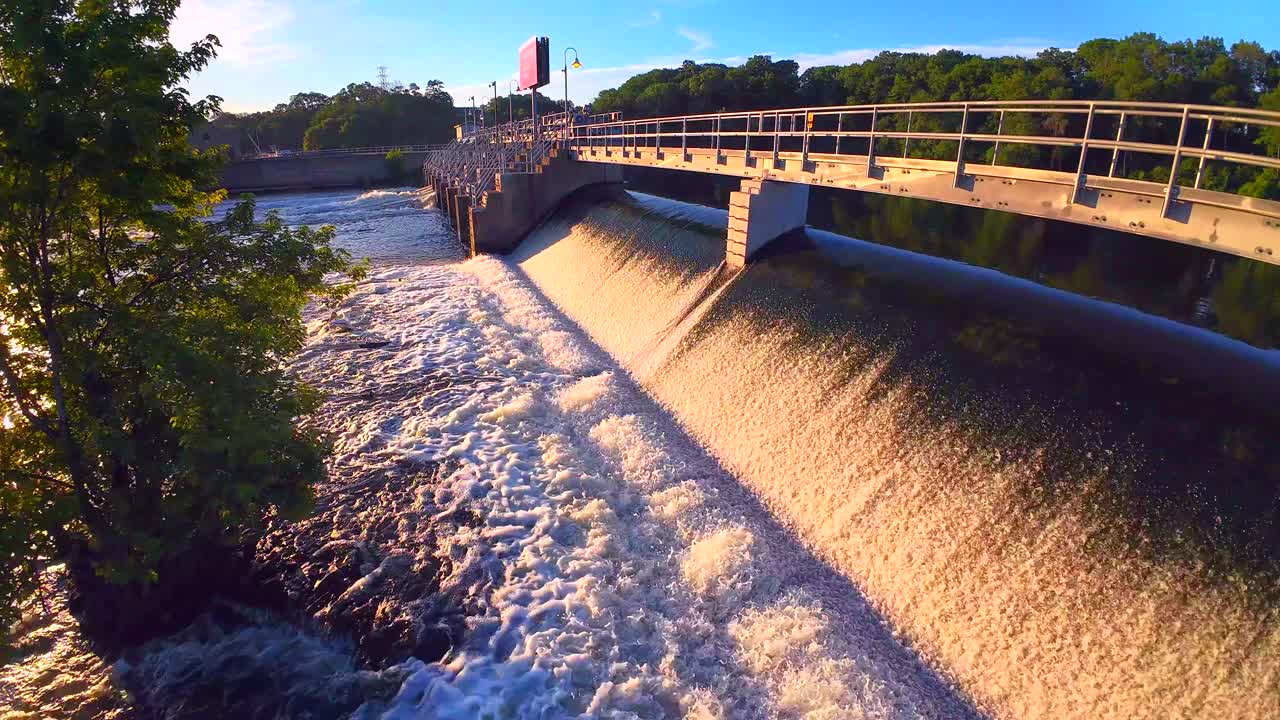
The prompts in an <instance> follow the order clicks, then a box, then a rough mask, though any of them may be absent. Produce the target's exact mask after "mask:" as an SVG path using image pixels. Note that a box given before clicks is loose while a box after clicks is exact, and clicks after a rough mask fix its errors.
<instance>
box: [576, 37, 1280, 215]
mask: <svg viewBox="0 0 1280 720" xmlns="http://www.w3.org/2000/svg"><path fill="white" fill-rule="evenodd" d="M799 69H800V68H799V65H798V64H797V63H796V62H795V61H793V60H776V61H775V60H773V59H772V58H771V57H769V56H761V55H758V56H755V57H752V58H750V59H749V60H747V61H746V62H745V63H744V64H742V65H740V66H737V67H731V66H728V65H724V64H720V63H695V62H692V61H685V62H684V64H682V65H681V66H680V67H678V68H667V69H658V70H651V71H649V72H645V73H641V74H639V75H636V76H635V77H632V78H631V79H629V80H627V81H626V82H625V83H623V84H622V85H621V86H619V87H617V88H613V89H609V90H605V91H603V92H601V93H600V95H599V97H598V98H597V99H596V101H595V102H594V103H593V106H592V110H593V111H594V112H607V111H618V112H621V113H623V115H624V116H625V117H627V118H644V117H661V116H665V115H680V114H690V113H710V112H723V111H730V112H731V111H737V110H749V109H751V110H754V109H771V108H788V107H806V106H822V105H860V104H871V103H909V102H910V103H914V102H937V101H954V100H966V101H980V100H1033V99H1046V100H1069V99H1076V100H1081V99H1090V100H1094V99H1096V100H1134V101H1161V102H1176V103H1201V104H1210V105H1228V106H1239V107H1251V108H1253V107H1262V108H1268V109H1274V110H1280V51H1275V50H1271V51H1268V50H1265V49H1264V48H1263V47H1262V46H1261V45H1259V44H1258V43H1254V42H1238V43H1235V44H1233V45H1231V46H1230V47H1228V46H1227V45H1226V44H1225V43H1224V42H1223V41H1222V40H1221V39H1219V38H1203V39H1200V40H1186V41H1179V42H1167V41H1165V40H1163V39H1161V38H1159V37H1157V36H1156V35H1153V34H1150V33H1137V34H1134V35H1130V36H1129V37H1126V38H1124V39H1122V40H1113V39H1097V40H1090V41H1088V42H1086V43H1083V44H1081V45H1080V46H1079V47H1078V48H1076V49H1075V50H1059V49H1053V48H1050V49H1048V50H1045V51H1043V52H1041V53H1039V54H1038V55H1037V56H1036V57H1034V58H1022V57H982V56H979V55H972V54H967V53H963V52H960V51H956V50H942V51H939V52H937V53H932V54H927V53H901V52H883V53H880V54H879V55H877V56H876V57H874V58H872V59H870V60H867V61H866V62H861V63H854V64H851V65H846V66H821V67H812V68H809V69H807V70H805V71H804V72H803V73H801V72H800V71H799ZM956 115H957V117H954V118H952V117H948V116H945V115H930V116H916V117H915V118H914V122H915V125H914V127H913V129H915V130H922V131H927V130H933V131H954V130H956V129H958V125H959V117H958V115H959V113H956ZM979 115H980V116H979V117H976V118H971V119H970V124H969V126H968V127H969V129H970V130H975V131H984V132H995V130H996V127H997V125H996V124H997V122H998V119H997V118H996V117H995V116H994V115H995V114H994V113H988V114H979ZM822 119H823V120H829V119H827V118H822ZM905 121H906V118H905V117H898V116H893V117H885V118H882V119H881V120H880V123H881V124H880V125H879V127H881V128H883V129H898V130H902V129H905ZM830 122H834V120H830ZM863 122H864V123H867V122H869V121H868V120H863ZM1083 122H1084V119H1083V117H1081V116H1070V115H1064V114H1061V113H1053V114H1049V113H1046V114H1042V115H1035V114H1019V115H1017V116H1009V117H1007V118H1005V122H1004V127H1003V132H1004V133H1005V134H1026V135H1053V136H1072V135H1074V136H1076V137H1079V136H1081V135H1082V134H1083ZM1111 122H1112V123H1113V126H1112V128H1104V127H1099V126H1098V125H1097V124H1095V127H1094V133H1093V134H1094V136H1096V137H1102V136H1103V134H1104V133H1105V132H1108V131H1110V132H1114V131H1115V130H1114V123H1115V122H1117V121H1116V120H1114V119H1112V120H1111ZM845 127H846V129H866V128H865V127H850V126H847V125H846V126H845ZM818 129H821V128H818ZM1177 132H1178V127H1177V123H1176V121H1175V122H1171V123H1158V122H1146V123H1131V125H1130V126H1129V127H1127V128H1126V138H1127V139H1133V138H1135V137H1136V138H1141V139H1144V140H1151V141H1162V142H1170V141H1173V140H1175V139H1176V133H1177ZM1190 132H1196V133H1203V132H1204V127H1203V124H1201V125H1200V126H1199V127H1198V128H1194V129H1189V133H1190ZM1202 136H1203V135H1201V137H1202ZM864 142H865V141H864ZM882 142H885V143H886V147H884V148H882V147H880V146H879V145H877V152H882V153H883V152H894V151H900V150H901V149H902V147H901V141H893V140H887V139H886V140H882ZM971 145H972V146H971V147H968V148H966V152H967V155H966V159H970V160H979V161H982V160H985V161H990V160H991V159H992V153H993V152H994V148H993V147H992V146H991V145H987V146H985V147H983V146H982V145H980V144H977V143H973V144H971ZM1212 146H1213V147H1215V148H1225V149H1239V148H1244V147H1246V146H1251V147H1253V148H1257V147H1261V148H1264V149H1265V151H1266V152H1267V153H1268V154H1270V155H1272V156H1280V129H1260V128H1258V127H1256V126H1252V127H1250V126H1245V125H1227V124H1225V123H1224V124H1221V125H1219V126H1218V127H1217V128H1215V137H1214V138H1213V145H1212ZM1255 151H1256V150H1255ZM910 152H911V154H912V156H913V157H933V158H939V159H942V158H954V157H955V154H956V152H957V147H956V143H955V142H946V141H933V142H927V141H922V142H919V143H917V142H915V141H913V142H912V144H911V146H910ZM969 153H971V154H972V155H973V156H972V157H969V155H968V154H969ZM1073 156H1074V158H1078V151H1076V150H1070V149H1061V148H1059V149H1047V148H1036V147H1030V146H1013V145H1010V146H1007V147H1006V146H1002V148H1001V157H1000V159H1001V161H1002V162H1007V163H1010V164H1015V165H1030V166H1042V167H1060V168H1065V167H1072V166H1071V165H1070V163H1072V162H1074V158H1073ZM1091 160H1092V158H1091ZM1195 166H1196V162H1195V161H1194V160H1189V159H1188V160H1186V161H1184V165H1183V166H1181V167H1180V168H1179V178H1180V179H1182V178H1184V177H1185V178H1188V179H1189V178H1191V177H1193V176H1194V174H1195ZM1169 172H1170V168H1169V167H1168V160H1167V159H1165V165H1163V166H1161V165H1160V163H1159V159H1158V158H1146V159H1143V158H1136V157H1135V158H1132V159H1128V158H1127V159H1126V167H1125V173H1126V175H1127V176H1128V177H1134V178H1139V179H1151V180H1158V181H1163V180H1167V179H1168V174H1169ZM1205 186H1206V187H1208V188H1211V189H1226V188H1230V189H1232V190H1236V191H1239V192H1242V193H1244V194H1248V195H1253V196H1257V197H1271V198H1280V171H1276V170H1266V171H1258V170H1254V169H1251V168H1234V167H1228V166H1225V165H1219V164H1216V163H1210V166H1209V168H1208V175H1207V177H1206V179H1205Z"/></svg>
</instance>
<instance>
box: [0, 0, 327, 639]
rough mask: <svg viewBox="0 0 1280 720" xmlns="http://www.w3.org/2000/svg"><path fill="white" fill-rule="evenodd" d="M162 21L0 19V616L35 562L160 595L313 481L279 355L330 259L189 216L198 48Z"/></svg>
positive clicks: (194, 209) (199, 182)
mask: <svg viewBox="0 0 1280 720" xmlns="http://www.w3.org/2000/svg"><path fill="white" fill-rule="evenodd" d="M177 5H178V2H177V0H114V1H110V0H48V1H46V2H41V3H5V4H3V5H0V286H2V287H4V288H5V291H4V292H3V293H0V416H2V417H3V429H0V562H3V563H4V573H3V576H2V577H0V614H3V613H5V612H8V611H10V610H11V609H12V608H13V607H15V603H14V600H15V598H16V597H17V596H18V595H19V594H20V593H23V592H25V591H27V590H29V588H30V587H31V584H32V582H33V579H34V577H35V572H36V570H37V568H38V567H39V565H40V564H41V563H42V562H45V561H54V560H64V559H65V560H68V561H69V564H70V567H71V568H72V571H73V580H75V581H76V582H77V584H78V585H81V584H82V583H90V582H92V583H98V582H101V581H102V580H103V579H105V580H108V581H110V582H114V583H118V584H130V583H133V584H145V583H149V582H155V581H164V578H163V577H157V574H156V569H157V568H158V567H159V566H160V565H161V563H162V562H164V561H166V560H172V559H173V558H175V557H179V556H181V555H182V553H183V552H184V551H185V550H186V549H187V548H189V547H191V546H193V545H194V544H197V543H202V542H209V543H215V544H216V543H224V542H226V543H234V542H236V541H237V540H239V539H240V538H241V536H242V535H243V533H245V532H246V531H248V530H250V529H251V528H252V527H253V526H254V524H255V523H256V522H257V521H258V520H259V519H260V518H261V516H262V513H263V512H264V511H266V510H267V509H269V508H275V509H277V510H278V511H281V512H291V511H296V510H299V509H301V508H303V507H305V506H306V504H307V502H308V500H309V497H310V485H311V483H312V482H313V481H314V480H316V479H317V478H320V477H321V476H322V473H323V464H322V460H323V446H322V444H321V443H320V442H319V441H318V439H317V438H316V437H315V436H314V435H313V434H311V433H310V432H307V431H304V430H302V429H300V428H299V427H298V426H297V424H296V419H297V418H298V417H300V416H302V415H305V414H306V413H307V412H309V411H310V410H311V409H312V408H313V407H314V403H315V397H314V394H313V393H311V392H310V391H308V390H307V389H306V388H305V387H303V386H302V385H300V384H298V383H297V382H296V381H295V380H293V379H291V378H290V376H289V375H288V374H287V373H286V372H285V371H284V369H283V367H282V361H283V359H284V358H286V357H288V356H289V354H290V353H292V352H294V351H296V350H297V349H298V348H299V347H300V346H301V343H302V340H303V337H304V332H303V329H302V325H301V320H300V312H301V308H302V306H303V304H304V303H305V302H306V300H307V298H308V297H309V296H311V295H313V294H316V293H322V294H323V293H336V292H340V291H341V288H340V287H330V286H327V285H326V284H325V280H324V278H325V276H326V275H328V274H329V273H332V272H335V271H341V270H343V269H345V268H347V267H348V262H347V258H346V256H345V254H344V253H342V252H340V251H337V250H334V249H332V248H330V247H329V240H330V238H331V234H332V230H319V231H312V230H309V229H306V228H300V229H297V230H291V229H289V228H288V227H286V226H285V225H284V224H283V223H282V222H281V221H280V219H279V218H278V217H275V216H268V217H267V219H266V221H265V222H262V223H258V222H255V220H254V205H253V203H252V201H251V200H249V201H246V202H243V203H241V204H240V205H239V206H238V207H237V208H236V209H235V211H234V212H232V213H230V214H229V215H228V216H227V217H226V218H225V219H223V220H221V221H219V222H207V221H206V220H205V218H204V216H206V215H207V214H208V212H209V210H210V208H211V207H212V206H213V204H214V203H216V202H218V201H219V200H221V199H222V197H223V194H222V193H221V192H220V191H219V192H209V191H206V190H204V188H209V187H213V186H214V184H215V182H216V177H217V170H218V167H219V165H220V163H221V162H222V158H221V157H220V156H219V155H218V154H217V153H215V152H206V153H203V154H197V153H196V152H195V151H193V150H192V149H191V148H190V146H189V145H188V142H187V138H188V134H189V132H190V130H191V128H192V127H193V126H195V125H196V124H198V123H200V122H202V121H203V120H204V118H205V117H207V116H208V115H209V114H210V113H212V112H214V111H216V109H217V102H218V101H217V98H208V99H205V100H200V101H195V102H193V101H191V100H189V99H188V96H187V93H186V92H185V91H184V90H183V89H182V88H181V84H182V83H183V82H184V81H185V80H186V79H187V78H188V77H189V76H190V75H191V74H192V73H193V72H196V71H198V70H199V69H201V68H202V67H204V66H205V65H206V64H207V63H208V62H209V60H210V59H211V58H212V57H213V56H214V53H215V47H216V45H217V39H216V38H214V37H212V36H210V37H207V38H205V39H203V40H201V41H199V42H197V43H195V44H194V45H193V46H192V47H191V48H190V49H188V50H178V49H175V48H174V47H173V46H172V45H171V44H170V43H169V41H168V25H169V22H170V21H171V20H172V18H173V14H174V12H175V10H176V8H177ZM77 573H80V574H79V575H77ZM85 573H88V574H87V575H86V574H85ZM140 610H141V609H140ZM0 619H2V618H0ZM127 620H128V618H121V619H120V622H122V623H123V622H126V621H127ZM143 621H144V622H145V618H143Z"/></svg>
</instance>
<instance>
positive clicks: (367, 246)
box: [214, 187, 464, 265]
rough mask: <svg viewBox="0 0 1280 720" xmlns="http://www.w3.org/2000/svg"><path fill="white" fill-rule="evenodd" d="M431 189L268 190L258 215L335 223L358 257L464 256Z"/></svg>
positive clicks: (429, 259)
mask: <svg viewBox="0 0 1280 720" xmlns="http://www.w3.org/2000/svg"><path fill="white" fill-rule="evenodd" d="M429 192H430V191H429V190H425V189H420V188H409V187H405V188H388V189H378V190H327V191H312V192H299V193H267V194H263V195H258V196H257V197H256V200H257V203H258V215H259V216H262V215H265V214H266V213H267V212H268V211H271V210H274V211H277V212H279V213H280V216H281V217H282V218H283V219H284V221H285V222H286V223H288V224H290V225H310V226H311V227H319V226H321V225H332V226H333V228H334V230H335V231H336V232H335V238H334V245H335V246H336V247H340V248H343V249H345V250H347V251H349V252H350V253H351V254H352V255H353V256H354V257H355V258H356V259H357V260H359V259H362V258H368V259H369V260H371V261H373V263H374V264H386V263H394V264H400V265H402V264H423V263H440V262H455V261H458V260H461V259H462V258H463V257H464V253H463V249H462V246H461V245H459V244H458V242H457V240H456V239H455V237H454V235H453V233H452V231H450V230H449V228H448V226H447V224H446V220H445V218H444V216H443V215H441V214H440V213H438V212H431V211H430V208H431V207H432V206H433V205H434V202H433V200H432V199H431V198H430V197H429ZM236 200H237V198H234V197H233V198H231V199H229V200H227V201H226V202H224V203H222V204H221V205H219V206H218V207H217V208H216V209H215V210H214V215H215V217H220V216H221V215H223V214H225V213H226V211H227V210H229V209H231V207H232V206H233V205H234V204H235V202H236Z"/></svg>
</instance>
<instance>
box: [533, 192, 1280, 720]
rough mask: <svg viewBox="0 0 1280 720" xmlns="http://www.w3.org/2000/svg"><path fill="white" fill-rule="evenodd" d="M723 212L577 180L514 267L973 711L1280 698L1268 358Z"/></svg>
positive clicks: (1179, 708) (1192, 710)
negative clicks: (603, 192) (734, 249)
mask: <svg viewBox="0 0 1280 720" xmlns="http://www.w3.org/2000/svg"><path fill="white" fill-rule="evenodd" d="M725 222H726V219H725V213H723V212H719V211H714V210H708V209H706V208H698V207H695V206H688V205H683V204H679V203H673V202H669V201H665V200H659V199H656V198H651V197H647V196H639V195H621V196H614V197H613V198H612V199H607V200H600V199H598V198H597V199H579V200H578V201H576V202H572V203H570V204H569V205H567V206H565V207H563V208H562V209H561V211H560V212H559V214H557V215H556V216H555V217H553V218H551V219H550V220H548V221H547V222H546V223H544V224H543V225H542V226H541V227H540V228H539V229H538V230H537V231H535V232H534V233H533V234H532V235H531V236H530V237H528V238H526V240H525V241H524V242H523V243H522V244H521V246H520V247H519V248H518V250H517V251H516V252H515V254H514V255H513V256H512V257H511V262H512V263H514V264H515V265H516V266H517V267H518V268H520V269H521V270H522V271H523V272H524V273H525V274H526V275H527V276H528V278H530V280H532V282H533V283H534V284H535V285H537V287H538V288H539V289H540V290H541V291H542V292H543V293H545V295H546V296H547V298H548V299H550V300H551V301H552V302H553V303H554V304H555V305H556V306H557V307H558V308H559V309H560V310H561V311H562V312H564V313H565V315H566V316H568V317H569V318H570V319H571V320H573V321H574V322H575V323H577V324H578V325H580V326H581V327H582V328H583V329H584V330H585V331H586V332H587V333H588V334H589V335H590V336H591V338H592V339H593V340H594V341H595V342H597V343H599V344H600V346H601V347H603V348H604V349H605V350H606V351H607V352H609V353H610V354H611V355H612V356H613V357H615V358H617V359H618V360H619V361H620V362H621V363H622V364H623V365H624V366H625V367H627V368H628V369H629V370H630V372H631V374H632V375H633V376H634V377H635V378H636V380H637V381H638V382H639V383H640V384H641V385H642V386H643V387H644V388H645V389H646V390H647V391H648V392H649V393H651V394H652V395H653V396H654V397H655V398H656V399H657V400H658V401H659V402H660V403H661V404H662V405H663V406H664V407H665V408H666V409H667V410H668V411H670V412H671V413H672V415H673V416H674V417H675V418H677V419H678V420H679V421H680V423H681V424H682V425H683V426H684V427H685V428H687V429H688V430H689V431H690V432H691V433H692V434H693V435H694V436H695V437H696V438H697V439H698V440H699V441H700V442H701V443H702V444H703V445H704V446H705V447H706V448H708V449H709V450H710V452H711V453H712V454H713V455H715V457H716V458H717V459H718V460H719V461H720V462H721V463H723V464H724V466H725V467H726V468H727V469H728V470H729V471H730V472H732V473H733V474H734V475H735V476H736V477H738V478H740V479H741V481H742V482H743V483H744V484H745V485H746V486H747V487H749V488H750V490H751V491H752V492H754V493H755V494H756V495H757V496H758V497H760V498H761V500H762V501H763V502H764V504H765V505H766V506H767V507H768V508H769V509H770V510H771V511H772V512H773V514H774V515H775V516H776V517H777V518H779V520H780V521H781V522H782V523H783V524H784V525H785V526H786V527H788V528H789V529H791V530H793V531H794V532H795V533H796V535H797V536H798V537H799V538H801V540H802V541H803V542H804V543H805V544H806V545H807V546H809V547H811V548H813V549H814V551H815V553H816V554H818V555H819V556H821V557H823V558H824V559H826V560H827V561H828V562H830V563H831V565H832V566H833V567H835V568H836V569H837V570H838V571H839V572H841V573H843V574H845V575H846V576H847V577H849V578H850V579H851V580H852V581H853V582H854V583H855V584H856V585H857V586H858V587H859V588H860V589H861V590H862V591H863V592H864V593H865V594H866V595H867V596H868V597H869V598H870V600H871V601H872V602H873V603H874V604H875V606H876V607H877V608H878V609H879V610H880V611H882V612H883V613H884V614H885V616H886V617H887V618H888V619H889V621H890V622H891V623H892V624H893V625H894V626H895V627H896V628H897V629H898V631H900V632H901V633H903V634H904V635H905V636H907V637H908V638H910V639H911V640H912V641H913V642H914V643H915V644H916V646H917V647H918V648H919V650H920V652H921V653H922V654H923V655H924V656H925V657H927V658H929V659H930V661H931V662H933V663H935V664H936V665H937V666H938V667H939V668H940V669H942V671H944V672H945V673H947V674H948V675H950V676H951V677H953V678H955V680H956V682H957V683H958V684H959V685H960V687H962V688H963V689H964V690H965V691H966V692H967V693H968V694H970V695H971V696H972V697H973V698H974V699H975V700H976V702H977V703H978V704H979V706H980V707H982V708H984V709H986V710H989V711H990V712H992V713H993V714H994V715H996V716H998V717H1018V718H1029V717H1055V718H1100V717H1126V718H1141V717H1152V718H1156V717H1159V718H1169V717H1180V718H1181V717H1187V718H1190V717H1238V718H1270V717H1275V716H1276V714H1277V713H1280V693H1277V683H1280V663H1278V662H1277V657H1280V625H1278V624H1277V617H1276V612H1275V608H1276V589H1277V585H1276V572H1275V570H1276V568H1275V564H1274V563H1275V554H1274V551H1275V549H1276V547H1277V530H1276V526H1275V524H1274V521H1275V512H1276V502H1277V498H1276V491H1275V488H1276V487H1277V483H1278V482H1280V475H1277V473H1278V472H1280V470H1278V468H1280V465H1278V464H1277V462H1278V460H1280V452H1278V451H1280V449H1278V448H1277V447H1276V446H1275V444H1274V440H1273V438H1274V435H1273V432H1274V428H1275V427H1277V425H1276V417H1275V414H1274V413H1275V410H1274V408H1275V407H1276V404H1275V401H1276V397H1275V396H1276V394H1277V388H1280V382H1277V380H1278V379H1280V363H1278V362H1277V361H1276V357H1275V353H1274V352H1272V351H1264V350H1259V349H1257V348H1252V347H1249V346H1247V345H1244V344H1242V343H1238V342H1235V341H1229V340H1225V339H1223V338H1221V337H1219V336H1216V335H1213V334H1212V333H1208V332H1206V331H1201V330H1197V329H1194V328H1188V327H1185V326H1181V325H1178V324H1176V323H1172V322H1168V321H1163V320H1159V319H1156V318H1151V317H1149V316H1144V315H1142V314H1140V313H1137V312H1134V311H1130V310H1126V309H1124V308H1120V307H1117V306H1113V305H1108V304H1106V303H1101V302H1097V301H1091V300H1087V299H1083V298H1077V297H1074V296H1071V295H1068V294H1066V293H1061V292H1057V291H1053V290H1048V289H1045V288H1042V287H1038V286H1035V285H1033V284H1032V283H1027V282H1023V281H1017V280H1012V279H1009V278H1006V277H1004V276H1000V275H999V274H997V273H994V272H990V271H984V270H980V269H975V268H968V267H965V266H962V265H959V264H957V263H951V262H946V261H940V260H934V259H930V258H925V257H922V256H916V255H912V254H910V253H905V252H900V251H895V250H890V249H886V248H881V247H877V246H874V245H869V244H867V243H861V242H858V241H854V240H850V239H848V238H840V237H838V236H833V235H830V234H827V233H821V232H817V231H812V230H811V231H808V232H801V233H796V234H794V235H793V236H792V237H789V238H784V240H783V241H782V242H781V244H780V245H779V246H778V247H777V248H776V249H773V251H771V252H767V253H765V254H764V255H763V256H762V257H761V259H760V260H759V261H757V262H755V263H753V264H751V265H750V266H748V268H747V269H745V270H744V271H742V272H733V271H731V270H729V269H728V268H726V267H725V266H724V264H723V257H724V256H723V242H724V240H723V233H724V226H725ZM1269 438H1271V439H1269Z"/></svg>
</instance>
